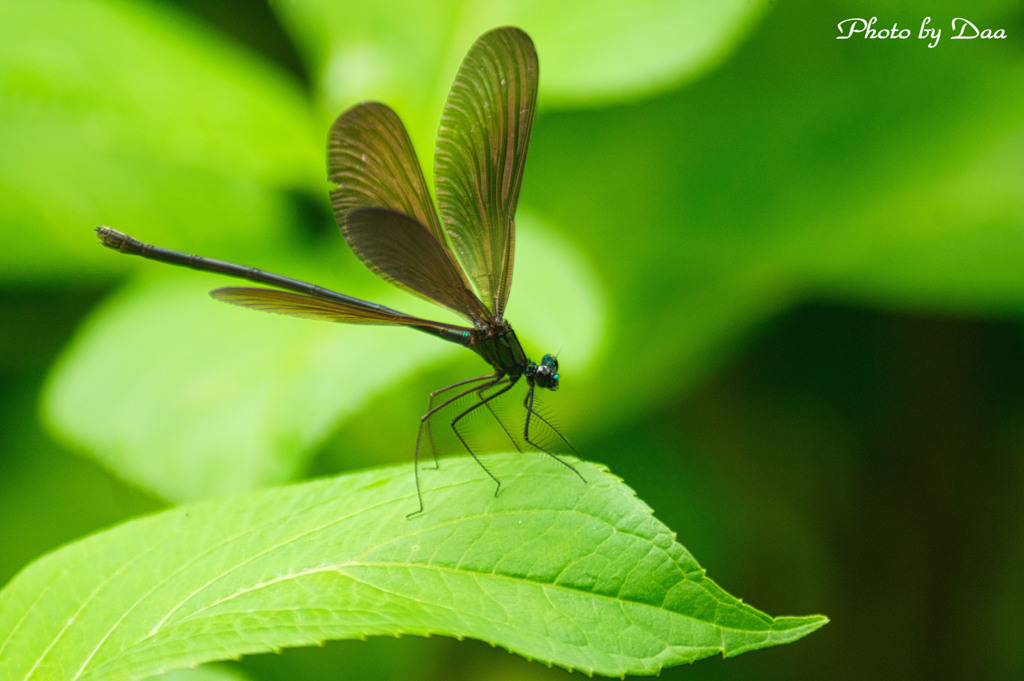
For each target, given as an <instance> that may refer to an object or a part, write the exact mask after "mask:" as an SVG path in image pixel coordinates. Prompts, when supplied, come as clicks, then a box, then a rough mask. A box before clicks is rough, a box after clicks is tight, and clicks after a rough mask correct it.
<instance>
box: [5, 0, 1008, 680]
mask: <svg viewBox="0 0 1024 681" xmlns="http://www.w3.org/2000/svg"><path fill="white" fill-rule="evenodd" d="M872 16H877V17H878V18H879V21H878V24H877V26H876V28H881V27H890V26H891V25H892V24H893V23H898V25H899V26H900V27H901V28H908V29H910V31H911V34H912V35H911V37H910V38H909V39H906V40H865V39H863V38H854V39H851V40H836V35H837V34H838V31H837V28H836V24H837V23H838V22H839V21H841V20H843V19H847V18H853V17H865V18H870V17H872ZM958 16H965V17H967V18H969V19H970V20H971V21H972V22H974V24H976V25H977V26H978V27H979V28H990V29H993V30H994V29H1000V28H1001V29H1003V30H1004V31H1005V32H1006V34H1007V36H1008V37H1007V38H1006V39H1002V40H981V39H977V40H950V39H949V34H950V30H949V25H950V21H951V20H952V19H953V18H954V17H958ZM925 17H931V18H932V24H931V25H932V26H937V27H940V28H942V29H943V37H942V39H941V40H940V42H939V44H938V45H936V46H935V47H934V48H929V47H928V46H927V41H922V40H919V39H918V38H917V31H918V29H919V27H920V25H921V22H922V20H923V19H924V18H925ZM503 24H516V25H519V26H521V27H522V28H524V29H525V30H526V31H527V32H528V33H530V35H531V36H532V37H533V38H534V40H535V42H536V44H537V49H538V53H539V55H540V63H541V92H540V106H541V109H540V111H539V113H538V117H537V120H536V121H535V124H534V133H533V141H532V144H531V150H530V156H529V160H528V163H527V171H526V178H525V181H524V186H523V189H522V193H521V200H520V220H519V234H520V239H519V242H518V243H517V246H518V252H517V263H516V264H517V268H516V272H515V282H516V283H515V285H514V286H513V292H512V298H511V300H510V304H509V311H508V316H509V319H510V320H512V322H513V323H514V324H515V325H516V329H517V331H518V332H519V335H520V337H521V338H522V339H523V340H524V342H525V344H526V345H527V349H528V351H529V352H531V353H532V354H533V355H534V356H535V357H536V356H538V355H539V354H542V353H543V352H549V351H550V352H557V353H558V354H559V357H560V361H561V364H562V374H563V380H562V389H561V390H560V391H559V392H558V393H556V394H546V395H545V396H544V400H545V402H544V405H545V413H546V414H549V415H551V416H553V417H555V418H556V419H557V421H558V423H559V425H560V427H561V428H562V429H563V431H564V432H565V433H566V434H567V435H568V436H569V437H570V438H571V439H572V440H573V441H574V443H575V444H576V445H577V447H578V448H579V449H580V450H581V451H582V452H583V453H584V455H585V456H586V457H587V458H589V459H592V460H594V461H600V462H603V463H606V464H608V465H609V466H610V467H611V469H612V470H613V471H614V472H615V473H616V474H618V475H620V476H621V477H623V478H624V479H625V480H626V482H627V483H628V484H630V485H631V486H632V487H633V488H634V489H636V490H637V493H638V494H639V495H640V496H641V497H642V498H643V499H645V500H646V501H647V502H648V503H649V504H650V505H651V506H653V507H654V509H655V511H656V513H657V515H658V517H659V518H661V519H662V520H663V521H664V522H665V523H667V524H668V525H669V526H670V527H672V528H674V529H675V530H676V531H677V532H678V533H679V539H680V541H681V542H682V543H683V544H684V545H685V546H687V548H689V549H690V550H691V551H692V552H693V553H694V555H695V556H696V557H697V559H698V560H700V561H701V563H702V564H703V565H704V566H705V567H706V568H707V570H708V572H709V574H710V575H711V576H712V577H713V578H714V579H715V580H716V581H718V583H719V584H721V585H722V586H723V587H724V588H725V589H727V590H728V591H729V592H731V593H733V594H735V595H737V596H740V597H742V598H744V600H746V601H748V602H750V603H752V604H753V605H755V606H756V607H758V608H761V609H763V610H765V611H766V612H769V613H771V614H773V615H784V614H794V615H799V614H808V613H813V612H821V613H825V614H827V615H828V616H829V617H830V618H831V620H832V623H831V624H830V625H829V626H828V627H826V628H825V629H823V630H822V631H820V632H818V633H816V634H814V635H813V636H811V637H809V638H807V639H805V640H802V641H800V642H798V643H797V644H794V645H791V646H786V647H783V648H778V649H771V650H767V651H761V652H757V653H752V654H748V655H744V656H741V657H739V658H737V659H735V660H729V661H726V662H722V661H716V660H711V661H705V662H701V663H699V664H697V665H695V666H694V667H692V668H686V669H672V670H667V671H666V672H664V673H663V675H662V678H670V679H672V678H683V677H684V676H685V677H686V678H691V679H694V678H699V679H745V678H759V679H790V678H833V679H863V678H874V679H889V678H891V679H914V678H920V679H938V678H965V677H969V678H993V679H1004V678H1014V677H1017V678H1019V677H1021V676H1022V675H1024V653H1022V652H1021V646H1020V640H1019V639H1020V635H1019V626H1018V624H1017V623H1018V619H1019V614H1018V613H1019V612H1020V610H1021V608H1022V607H1024V587H1022V582H1021V579H1020V575H1021V570H1020V567H1019V566H1020V565H1021V564H1022V563H1024V505H1022V504H1021V502H1020V497H1021V496H1022V494H1021V493H1022V491H1024V460H1022V457H1020V454H1021V452H1022V451H1024V345H1022V341H1024V334H1022V330H1024V325H1022V323H1021V322H1022V321H1024V87H1022V86H1024V42H1022V40H1021V37H1020V36H1021V35H1022V33H1024V7H1022V6H1021V4H1020V3H1015V2H1001V1H998V0H988V1H986V2H980V3H971V4H969V5H968V4H964V3H959V4H957V3H952V2H940V3H935V2H930V3H925V2H909V1H907V2H896V3H891V2H889V3H882V2H877V0H867V1H864V2H859V3H853V2H840V1H834V2H821V3H776V2H760V3H759V2H752V1H742V0H736V1H735V2H714V3H712V2H702V3H697V2H691V3H686V2H679V1H669V0H665V1H663V2H657V1H649V2H632V3H616V2H611V1H607V2H603V1H602V2H586V3H584V2H566V3H559V4H557V5H556V4H555V3H541V2H539V1H538V2H507V3H481V4H480V5H479V6H473V5H470V4H468V3H459V2H455V1H454V0H452V1H450V2H442V3H435V4H429V5H428V4H421V3H411V2H409V3H403V2H400V1H398V0H395V1H393V2H381V3H354V2H347V1H342V0H339V1H338V2H326V1H320V2H317V1H314V0H303V1H299V0H296V1H295V2H277V3H271V4H269V5H264V4H261V3H253V2H217V3H206V2H200V1H198V0H186V1H182V2H157V1H156V0H154V1H152V2H55V1H53V0H47V1H46V2H36V3H24V4H22V3H15V2H12V1H10V0H4V1H3V2H0V229H2V230H3V231H2V235H3V248H2V249H0V519H2V522H0V546H2V547H3V550H2V551H0V583H6V582H7V581H8V580H9V579H10V577H12V576H13V575H14V574H15V573H16V572H17V571H18V570H19V569H20V568H21V567H23V566H24V565H26V564H27V563H28V562H30V561H31V560H33V559H34V558H35V557H37V556H38V555H40V554H41V553H43V552H45V551H48V550H51V549H53V548H55V547H57V546H59V545H61V544H62V543H65V542H68V541H72V540H74V539H76V538H78V537H80V536H82V535H83V534H86V533H89V532H92V531H95V530H98V529H101V528H103V527H106V526H109V525H111V524H115V523H117V522H119V521H121V520H124V519H126V518H130V517H133V516H136V515H138V514H140V513H145V512H148V511H152V510H155V509H159V508H162V507H164V506H166V505H167V504H169V503H174V502H178V501H185V500H189V499H196V498H202V497H207V496H211V495H216V494H224V493H230V492H232V491H236V490H241V489H248V488H252V487H257V486H267V485H272V484H282V483H284V482H287V481H288V480H294V479H298V478H301V477H306V476H310V475H323V474H334V473H339V472H344V471H347V470H353V469H356V468H362V467H366V466H372V465H379V464H383V463H391V462H395V461H407V460H411V452H412V442H413V439H414V437H415V428H416V423H417V418H418V416H419V415H420V413H421V412H422V410H423V407H424V405H425V403H426V394H427V393H428V392H429V391H430V390H432V389H435V388H437V387H440V386H442V385H445V384H447V383H449V382H452V381H454V380H458V379H461V378H465V377H467V376H470V375H475V374H477V373H479V372H480V371H481V370H482V368H483V367H482V365H481V364H480V362H479V360H475V359H474V358H473V356H472V355H470V354H468V353H466V352H465V351H462V350H460V349H459V348H456V347H454V346H452V347H451V348H448V347H439V344H438V343H437V342H436V340H435V339H431V338H427V337H425V336H423V335H422V334H415V333H412V332H407V331H404V330H393V329H361V328H355V329H353V328H347V327H341V326H334V325H330V324H318V323H313V322H303V321H299V320H293V319H287V318H278V317H277V316H272V315H258V314H255V313H251V312H249V311H245V310H235V309H232V308H229V307H227V306H224V305H220V304H218V303H216V302H214V301H212V300H211V299H209V298H208V297H207V296H205V291H207V290H209V289H211V288H214V287H216V286H218V285H222V284H223V283H224V280H220V279H218V278H217V277H214V276H210V275H204V274H199V273H193V272H177V271H174V269H173V268H169V267H165V266H161V265H158V264H155V263H147V262H143V261H141V260H139V259H131V258H124V257H120V256H117V255H115V254H113V253H111V252H110V251H107V250H106V249H103V248H102V247H100V246H99V245H98V243H97V241H96V239H95V236H94V235H93V234H92V232H91V228H92V227H94V226H96V225H98V224H110V225H112V226H114V227H116V228H118V229H122V230H124V231H127V232H129V233H131V234H133V235H134V236H136V237H138V238H140V239H143V240H146V241H152V242H155V243H159V244H161V245H163V246H166V247H169V248H175V249H179V250H186V251H189V252H198V253H202V254H204V255H209V256H211V257H217V258H222V259H227V260H234V261H237V262H243V263H246V264H251V265H255V266H259V267H263V268H265V269H271V270H275V271H281V272H283V273H287V274H291V275H293V276H297V277H300V278H306V279H310V280H313V281H316V282H317V283H320V284H322V285H324V286H328V287H331V288H335V289H338V290H342V291H344V292H346V293H350V294H353V295H358V296H363V297H368V298H370V299H373V300H379V301H380V302H383V303H385V304H388V305H393V306H395V307H397V308H398V309H402V310H408V311H411V312H414V313H424V312H426V311H427V310H425V309H424V308H423V307H422V306H420V303H419V302H417V301H411V300H409V299H410V298H411V297H409V296H403V295H402V294H401V292H397V291H390V290H388V287H387V286H386V285H384V284H383V283H381V282H378V281H376V280H375V279H374V277H373V276H372V275H371V274H370V273H369V272H367V271H366V270H365V269H364V268H362V266H361V265H360V264H359V263H358V261H356V260H355V258H354V257H353V256H352V255H351V254H350V253H348V252H347V249H346V248H345V246H344V242H343V240H342V239H341V238H340V237H339V235H338V233H337V228H336V226H335V225H334V223H333V218H332V217H331V216H330V213H329V202H328V198H327V194H326V191H327V183H326V179H325V170H324V156H325V152H324V140H325V138H326V131H327V128H328V126H329V124H330V122H331V120H332V119H333V117H334V116H336V115H337V114H338V113H340V112H341V111H342V110H344V109H345V108H346V107H347V106H350V105H352V104H354V103H355V102H357V101H360V100H363V99H379V100H382V101H385V102H388V103H389V104H391V105H392V106H393V107H394V108H395V109H396V110H397V111H398V113H399V114H400V115H401V116H402V118H403V120H404V121H405V122H406V125H407V126H408V127H409V130H410V132H411V134H412V135H413V138H414V142H415V144H416V146H417V149H418V151H419V152H420V155H421V159H425V160H426V163H425V165H426V168H427V172H428V174H429V169H430V162H429V159H430V157H431V150H432V146H433V136H434V132H435V130H436V126H437V123H438V119H439V116H440V110H441V106H442V104H443V101H444V97H445V95H446V93H447V89H448V87H449V85H450V83H451V79H452V77H453V75H454V72H455V69H456V68H457V65H458V63H459V61H460V60H461V57H462V56H463V55H464V54H465V51H466V50H467V49H468V48H469V46H470V45H471V44H472V42H473V40H474V39H475V38H476V37H477V36H478V35H480V34H481V33H483V32H484V31H486V30H487V29H489V28H492V27H494V26H498V25H503ZM526 456H529V454H527V455H526ZM442 473H443V469H442ZM411 474H412V471H411V461H410V475H411ZM428 504H429V498H428ZM206 673H207V674H210V675H212V678H233V677H229V676H228V674H234V673H237V674H239V675H240V676H238V678H249V679H260V680H262V679H267V680H271V679H292V680H299V681H304V680H310V681H311V680H314V679H317V680H319V679H337V678H363V679H462V678H465V679H478V678H493V679H502V678H516V679H531V678H532V679H555V678H564V677H565V676H566V673H565V672H563V671H560V670H549V669H547V668H546V667H543V666H542V665H539V664H534V663H528V662H526V661H524V660H522V659H520V658H518V657H514V656H511V655H508V654H506V653H504V652H502V651H500V650H494V649H491V648H490V647H489V646H487V645H484V644H481V643H479V642H474V641H463V642H455V641H450V640H445V639H429V640H427V639H403V640H399V641H395V640H371V641H367V642H336V643H330V644H328V645H327V646H326V647H325V648H324V649H304V650H292V651H285V652H284V653H282V654H281V655H265V656H260V657H254V658H248V659H246V660H243V661H242V663H241V664H240V665H234V666H233V669H232V671H231V672H226V671H224V670H220V671H218V670H216V669H213V670H208V671H207V672H206ZM181 678H193V677H190V676H188V675H187V674H183V675H181Z"/></svg>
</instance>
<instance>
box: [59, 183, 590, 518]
mask: <svg viewBox="0 0 1024 681" xmlns="http://www.w3.org/2000/svg"><path fill="white" fill-rule="evenodd" d="M325 202H326V199H325ZM524 224H525V225H527V226H526V228H525V229H521V230H520V235H521V236H520V239H518V240H517V246H518V247H519V255H520V258H521V259H520V263H527V262H529V263H531V264H532V266H533V267H532V268H531V270H526V269H525V268H524V269H523V270H522V272H521V275H520V276H519V277H518V278H517V279H518V282H519V285H518V286H517V289H516V291H517V292H514V293H513V297H512V299H511V304H510V307H509V309H510V317H509V318H510V319H512V320H513V321H516V320H522V321H523V324H522V326H521V327H519V326H517V328H520V329H521V330H520V334H522V336H521V337H522V338H523V339H524V342H526V341H529V342H530V343H531V344H533V343H541V342H543V343H544V344H545V345H543V346H542V348H541V351H542V352H547V351H554V350H556V349H560V348H566V349H567V350H570V351H571V352H573V354H574V365H573V369H574V371H576V372H577V374H576V375H581V374H582V373H583V368H584V365H585V364H586V362H587V360H588V359H589V358H592V357H593V355H594V354H595V353H596V351H597V344H598V342H599V333H598V329H600V328H601V326H602V322H601V314H602V312H601V310H602V305H601V303H600V294H599V293H598V291H597V290H596V285H595V284H594V281H595V280H596V277H595V276H594V275H593V273H592V272H590V271H589V269H588V268H587V265H586V263H585V262H584V261H583V260H582V259H581V258H580V257H579V256H578V254H577V253H575V252H574V251H573V249H572V248H571V247H570V246H568V245H567V244H566V243H564V242H561V241H559V240H558V239H557V238H555V237H554V236H553V235H551V234H550V231H549V230H546V229H543V230H542V232H543V236H540V235H539V233H538V221H537V220H536V218H531V217H526V218H525V219H524ZM82 238H83V239H85V240H95V237H94V235H92V234H91V233H89V232H88V231H85V232H83V234H82ZM337 239H338V242H339V244H340V243H341V237H340V235H339V236H338V237H337ZM339 247H340V246H339ZM102 250H103V251H104V253H105V254H106V256H107V257H109V258H111V259H119V258H120V259H123V260H127V258H124V257H123V256H119V255H118V254H116V253H114V252H112V251H107V250H106V249H102ZM139 262H142V261H139ZM142 266H143V267H145V268H150V269H152V270H154V271H157V270H160V271H165V272H164V273H165V274H167V275H169V276H165V277H161V278H151V279H146V280H144V281H141V282H138V283H136V284H134V285H132V286H130V287H128V288H126V289H125V290H124V291H122V292H121V293H120V294H119V295H117V296H116V297H114V298H113V299H111V300H110V301H109V302H108V303H107V304H106V305H104V306H102V307H101V308H100V309H99V310H97V312H95V313H94V315H93V317H92V318H91V320H90V321H89V322H88V323H87V324H86V325H85V326H84V327H83V329H82V330H81V331H80V333H79V336H78V337H77V338H76V340H75V342H74V343H73V344H72V345H71V346H70V347H69V348H68V350H67V351H66V353H65V355H64V356H63V357H62V359H61V361H60V362H59V363H58V364H57V366H56V367H55V370H54V373H53V375H52V376H51V378H50V381H49V383H48V386H47V389H46V390H45V394H44V402H43V408H44V413H45V415H46V420H47V422H48V424H49V425H50V427H51V428H52V429H53V430H54V431H55V432H56V433H57V434H58V435H59V436H60V437H61V439H64V440H66V441H69V443H70V444H71V445H72V447H73V448H75V449H79V450H82V449H84V450H85V451H86V452H87V453H88V454H89V455H91V456H93V457H94V458H96V459H97V460H99V461H100V462H102V463H103V464H104V465H105V466H107V467H108V468H110V469H111V470H113V471H115V472H116V473H117V474H118V475H119V476H121V477H122V478H124V479H126V480H130V481H132V482H134V483H136V484H138V485H140V486H142V487H144V488H146V489H147V490H150V491H152V492H154V493H156V494H158V495H160V496H162V497H164V498H166V499H172V500H176V501H182V500H194V499H200V498H205V497H209V496H217V495H222V494H226V493H230V492H238V491H243V490H248V489H254V488H257V487H262V486H266V485H270V484H276V483H281V482H285V481H289V480H292V479H294V478H295V477H296V476H297V475H298V474H299V473H301V472H302V471H303V470H304V468H305V465H306V463H307V462H308V461H309V458H310V457H311V456H312V454H313V452H315V451H316V449H317V448H318V447H320V446H321V445H322V444H323V442H324V441H325V439H326V438H327V437H328V436H329V435H330V434H331V433H332V432H333V431H334V430H335V428H336V427H337V426H338V424H339V423H341V422H342V421H344V419H345V418H346V417H348V416H349V415H351V414H353V413H356V412H357V411H359V410H360V409H361V408H362V407H363V405H364V404H365V403H366V402H367V401H369V400H370V399H372V398H373V397H374V396H376V395H379V394H381V393H382V392H383V391H385V390H388V389H392V388H394V387H395V386H396V384H398V383H399V382H400V381H401V380H402V379H404V378H406V377H408V376H410V375H412V374H414V373H416V372H417V371H420V370H422V369H423V368H424V367H427V366H430V365H431V364H436V363H438V362H440V361H442V360H443V359H445V358H451V359H453V360H454V359H455V358H461V360H460V361H461V364H460V366H464V367H465V369H464V371H465V372H466V373H465V374H464V375H463V376H462V377H463V378H465V377H466V376H470V375H477V374H480V373H484V371H483V370H484V369H485V365H483V364H481V362H480V361H479V359H477V358H476V357H475V355H473V354H472V353H469V352H467V351H465V350H462V349H460V348H458V346H456V345H454V344H450V343H444V342H441V341H439V340H438V339H436V338H431V337H428V336H426V335H424V334H420V333H416V332H414V331H412V330H408V329H395V328H384V327H367V326H358V327H354V326H348V325H345V324H329V323H326V322H316V321H308V320H301V319H294V318H288V317H284V316H281V315H271V314H265V313H259V312H254V311H252V310H244V309H240V308H236V307H233V306H229V305H224V304H222V303H220V302H217V301H215V300H212V299H211V298H210V296H209V295H208V291H209V290H210V289H212V288H216V287H217V286H219V285H224V284H225V283H226V282H229V281H230V280H228V279H226V278H224V277H218V276H215V275H210V274H206V273H198V272H180V273H178V272H175V271H174V270H172V268H169V267H167V266H165V265H162V264H159V263H152V262H145V263H142ZM307 267H308V266H307ZM305 269H306V268H304V269H303V272H304V271H305ZM286 271H287V272H288V273H291V271H290V270H286ZM299 276H304V274H300V275H299ZM366 278H367V279H372V277H371V276H370V275H369V274H368V273H366ZM317 281H320V283H323V284H325V285H328V286H332V287H333V285H332V284H330V283H329V282H328V281H324V280H320V279H317ZM375 283H376V282H375ZM382 288H384V289H387V290H386V292H385V294H384V295H382V296H381V297H377V296H374V295H368V296H367V297H369V298H371V299H373V300H375V301H377V302H381V303H385V304H387V305H389V306H392V307H394V308H396V309H399V310H402V311H407V312H411V313H413V314H418V315H421V316H428V317H431V318H440V319H443V320H446V321H447V320H448V318H449V317H450V318H451V320H452V321H457V320H456V319H455V318H454V315H449V314H448V313H446V312H445V311H443V310H440V309H439V308H437V307H436V306H434V305H430V304H427V303H423V302H422V301H420V300H419V299H417V298H415V297H414V296H410V295H407V294H403V293H402V292H400V291H397V290H395V289H392V288H391V287H383V286H382ZM552 289H556V290H559V291H561V292H562V295H561V296H560V297H559V299H558V300H551V299H550V298H551V296H550V295H549V293H548V292H549V291H550V290H552ZM342 290H343V291H345V292H347V293H352V294H355V295H360V296H362V295H364V294H363V293H362V291H358V290H357V291H351V290H348V289H345V288H343V289H342ZM557 306H563V307H564V308H565V309H564V310H561V311H560V308H559V307H557ZM548 320H550V323H549V322H548ZM471 372H472V373H471ZM453 380H455V379H453ZM435 387H441V386H440V385H438V386H435ZM426 404H427V396H426V394H424V395H423V396H422V407H423V408H426ZM97 405H102V409H98V408H97ZM418 416H419V414H418V413H417V414H415V415H410V418H409V421H408V428H407V429H404V430H402V431H400V432H394V433H389V435H390V436H391V439H390V440H389V442H388V445H389V446H391V447H392V448H394V449H396V450H397V449H402V450H403V451H408V452H410V456H411V452H412V448H413V442H414V439H415V435H416V425H417V422H416V418H417V417H418ZM143 452H144V453H145V454H144V455H140V453H143Z"/></svg>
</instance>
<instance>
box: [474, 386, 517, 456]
mask: <svg viewBox="0 0 1024 681" xmlns="http://www.w3.org/2000/svg"><path fill="white" fill-rule="evenodd" d="M492 387H494V384H492V385H485V386H482V387H481V388H480V389H479V390H478V391H477V396H478V397H479V399H480V402H481V403H483V404H484V406H486V407H487V411H489V412H491V416H493V417H494V420H495V421H497V422H498V425H499V426H500V427H501V430H502V432H503V433H505V437H507V438H508V441H509V442H511V443H512V446H513V447H515V448H516V451H517V452H519V453H520V454H522V452H523V448H522V447H520V446H519V443H518V442H516V439H515V438H514V437H512V433H511V432H509V429H508V426H506V425H505V422H504V421H502V420H501V419H500V418H499V417H498V412H496V411H494V407H492V406H491V403H490V400H489V399H487V398H486V397H485V395H484V394H483V393H484V390H487V389H489V388H492Z"/></svg>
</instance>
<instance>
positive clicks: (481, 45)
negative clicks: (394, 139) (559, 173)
mask: <svg viewBox="0 0 1024 681" xmlns="http://www.w3.org/2000/svg"><path fill="white" fill-rule="evenodd" d="M536 103H537V53H536V51H535V50H534V47H533V43H532V42H531V40H530V38H529V36H527V35H526V34H525V33H523V32H522V31H521V30H519V29H517V28H511V27H506V28H499V29H496V30H494V31H491V32H489V33H486V34H485V35H483V36H482V37H481V38H480V39H479V40H477V41H476V43H475V44H474V45H473V47H472V48H470V50H469V53H468V54H467V55H466V58H465V59H464V60H463V62H462V66H461V67H459V72H458V74H457V75H456V77H455V83H454V84H453V85H452V89H451V92H450V93H449V94H448V101H447V102H446V104H445V107H444V114H443V115H442V117H441V127H440V130H439V131H438V134H437V148H436V150H435V152H434V185H435V189H436V191H437V202H438V207H439V209H440V212H441V220H442V224H443V226H444V230H445V231H446V232H447V234H448V238H449V241H450V243H451V247H452V249H453V250H454V251H455V254H456V257H457V258H458V260H459V262H460V263H461V264H462V267H463V269H464V270H465V272H466V274H467V275H468V276H469V279H470V281H472V282H473V285H474V286H475V287H476V290H477V293H479V295H480V298H481V299H483V301H484V302H485V303H486V304H487V306H488V307H489V308H490V309H491V310H492V311H493V312H494V316H495V317H497V318H499V319H500V318H501V317H502V316H503V314H504V310H505V303H506V301H507V300H508V291H509V286H510V285H511V283H512V261H513V258H514V255H515V221H514V219H515V213H516V203H517V202H518V200H519V187H520V184H521V183H522V179H523V169H524V167H525V165H526V151H527V147H528V146H529V143H530V129H531V127H532V126H533V113H534V109H535V108H536Z"/></svg>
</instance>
